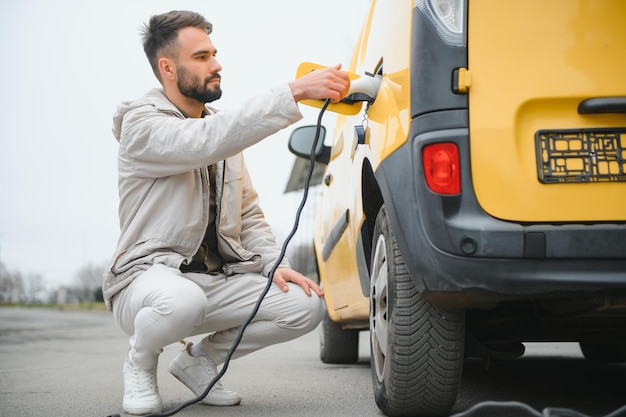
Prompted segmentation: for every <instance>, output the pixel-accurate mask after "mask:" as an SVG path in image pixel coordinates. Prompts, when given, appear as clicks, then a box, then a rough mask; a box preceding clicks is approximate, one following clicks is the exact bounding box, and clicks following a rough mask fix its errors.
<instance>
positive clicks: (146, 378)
mask: <svg viewBox="0 0 626 417" xmlns="http://www.w3.org/2000/svg"><path fill="white" fill-rule="evenodd" d="M130 371H131V373H130V374H131V377H132V384H133V388H134V391H135V392H138V393H146V392H147V393H152V392H156V383H155V378H154V376H155V375H154V374H155V372H154V370H150V371H144V370H143V369H139V368H135V367H134V366H133V367H130Z"/></svg>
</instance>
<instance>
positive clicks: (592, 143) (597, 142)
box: [535, 128, 626, 184]
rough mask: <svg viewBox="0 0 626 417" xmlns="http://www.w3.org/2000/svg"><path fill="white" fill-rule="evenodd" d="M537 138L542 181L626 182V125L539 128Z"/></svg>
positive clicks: (539, 175)
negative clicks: (625, 126)
mask: <svg viewBox="0 0 626 417" xmlns="http://www.w3.org/2000/svg"><path fill="white" fill-rule="evenodd" d="M535 141H536V146H537V173H538V177H539V181H541V182H542V183H545V184H559V183H581V182H625V181H626V128H616V129H613V128H607V129H569V130H539V131H538V132H537V133H536V134H535Z"/></svg>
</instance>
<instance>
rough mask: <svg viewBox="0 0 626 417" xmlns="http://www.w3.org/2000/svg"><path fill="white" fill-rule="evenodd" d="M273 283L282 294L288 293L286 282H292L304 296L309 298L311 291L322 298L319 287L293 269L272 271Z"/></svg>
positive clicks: (322, 293) (322, 294)
mask: <svg viewBox="0 0 626 417" xmlns="http://www.w3.org/2000/svg"><path fill="white" fill-rule="evenodd" d="M273 281H274V283H276V285H278V286H279V287H280V289H281V290H282V291H283V292H287V291H289V285H287V282H293V283H294V284H298V285H299V286H301V287H302V289H303V290H304V292H305V293H306V295H308V296H309V297H310V296H311V290H313V292H315V294H317V295H318V296H320V297H323V296H324V292H323V291H322V289H321V288H320V287H319V285H317V284H316V283H315V282H314V281H313V280H311V279H309V278H307V277H305V276H304V275H302V274H301V273H299V272H296V271H294V270H293V269H289V268H277V269H276V271H274V277H273Z"/></svg>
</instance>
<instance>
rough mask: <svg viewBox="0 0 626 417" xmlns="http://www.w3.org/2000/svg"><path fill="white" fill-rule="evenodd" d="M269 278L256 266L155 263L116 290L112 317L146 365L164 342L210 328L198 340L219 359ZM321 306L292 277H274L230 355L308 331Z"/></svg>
mask: <svg viewBox="0 0 626 417" xmlns="http://www.w3.org/2000/svg"><path fill="white" fill-rule="evenodd" d="M267 280H268V278H267V277H264V276H262V275H259V274H241V275H234V276H230V277H226V276H225V275H208V274H197V273H189V272H188V273H182V272H181V271H179V270H178V269H175V268H170V267H168V266H165V265H154V266H152V267H151V268H150V269H148V270H147V271H146V272H144V273H143V274H141V275H140V276H138V277H137V278H136V279H135V280H134V281H133V282H132V283H131V284H130V285H129V286H128V287H126V288H125V289H123V290H122V291H120V292H119V293H118V294H117V295H115V297H114V298H113V316H114V318H115V321H116V322H117V324H118V325H119V326H120V328H121V329H122V330H123V331H124V332H125V333H127V334H128V335H129V336H130V350H129V358H130V359H131V361H132V362H133V363H134V364H135V365H137V366H140V367H141V368H144V369H151V368H154V367H156V366H157V362H158V357H159V354H160V353H161V352H162V349H163V347H165V346H167V345H169V344H171V343H175V342H178V341H180V340H181V339H184V338H186V337H190V336H195V335H201V334H208V336H206V337H205V338H203V339H202V341H201V344H202V348H203V349H204V350H205V351H206V352H207V353H208V354H209V356H210V357H211V359H212V360H213V361H214V362H215V363H216V364H217V365H220V364H222V363H224V360H225V359H226V355H227V353H228V351H229V350H230V348H231V346H232V345H233V342H234V341H235V338H236V337H237V333H238V332H239V329H240V327H241V325H242V324H243V322H244V321H245V320H246V319H247V318H248V316H249V315H250V313H251V312H252V310H253V308H254V305H255V304H256V302H257V300H258V297H259V296H260V294H261V293H262V292H263V289H264V288H265V286H266V285H267ZM324 308H325V307H324V302H323V301H322V299H320V298H319V297H318V296H317V295H316V294H315V293H312V295H311V296H310V297H309V296H307V295H306V294H305V292H304V290H303V289H302V288H301V287H300V286H298V285H296V284H293V283H289V291H288V292H282V291H281V290H280V289H279V288H278V286H276V285H275V284H272V286H271V288H270V290H269V292H268V293H267V295H266V297H265V298H264V299H263V302H262V303H261V307H260V309H259V311H258V313H257V314H256V316H255V318H254V320H253V321H252V322H251V323H250V325H249V326H248V327H247V328H246V330H245V331H244V335H243V338H242V340H241V343H240V344H239V346H238V347H237V350H236V351H235V353H234V355H233V359H234V358H238V357H241V356H244V355H246V354H248V353H251V352H254V351H256V350H258V349H261V348H263V347H265V346H269V345H272V344H276V343H282V342H286V341H289V340H292V339H295V338H296V337H299V336H302V335H304V334H306V333H308V332H310V331H311V330H313V329H315V328H316V327H317V325H318V324H319V323H320V321H321V319H322V317H323V314H324Z"/></svg>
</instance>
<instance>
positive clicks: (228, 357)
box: [107, 99, 330, 417]
mask: <svg viewBox="0 0 626 417" xmlns="http://www.w3.org/2000/svg"><path fill="white" fill-rule="evenodd" d="M329 104H330V100H328V99H327V100H326V101H325V102H324V105H323V106H322V108H321V110H320V113H319V116H318V117H317V129H316V130H315V139H314V140H313V146H311V155H310V161H309V170H308V171H307V175H306V178H305V180H304V191H303V194H302V200H301V201H300V206H299V207H298V210H297V211H296V218H295V220H294V224H293V227H292V228H291V232H290V233H289V235H288V236H287V238H286V239H285V242H284V243H283V246H282V249H281V251H280V254H279V255H278V259H277V260H276V262H275V263H274V266H272V269H271V270H270V272H269V274H268V278H267V285H266V286H265V288H264V290H263V292H261V295H260V296H259V298H258V300H257V302H256V304H255V306H254V308H253V309H252V313H250V315H249V316H248V318H247V319H246V320H245V321H244V322H243V324H242V325H241V327H240V328H239V333H237V337H236V338H235V341H234V342H233V345H232V346H231V348H230V349H229V351H228V354H227V355H226V359H225V360H224V365H222V369H221V371H220V372H219V373H218V374H217V375H216V376H215V378H213V380H211V382H210V383H209V385H207V387H206V388H205V390H204V392H203V393H202V394H200V395H199V396H198V397H196V398H194V399H192V400H189V401H186V402H184V403H182V404H180V405H179V406H178V407H176V408H173V409H171V410H169V411H164V412H161V413H153V414H148V415H146V416H144V417H167V416H172V415H174V414H176V413H178V412H179V411H181V410H182V409H184V408H187V407H189V406H190V405H192V404H195V403H197V402H199V401H202V400H203V399H204V397H206V396H207V395H208V394H209V391H211V388H213V386H214V385H215V384H216V383H217V381H219V380H220V379H221V378H222V376H224V374H225V373H226V370H227V369H228V365H229V363H230V360H231V358H232V356H233V355H234V353H235V350H236V349H237V347H238V346H239V343H240V342H241V339H242V337H243V333H244V331H245V330H246V328H247V327H248V325H249V324H250V323H251V322H252V320H253V319H254V317H255V316H256V314H257V313H258V311H259V308H260V307H261V303H262V302H263V299H264V298H265V296H266V295H267V293H268V292H269V290H270V288H271V286H272V283H273V278H274V273H275V272H276V269H277V268H278V265H280V263H281V261H282V260H283V258H284V257H285V252H286V251H287V245H288V244H289V242H290V241H291V239H292V238H293V236H294V235H295V234H296V231H297V230H298V225H299V224H300V216H301V215H302V210H303V209H304V205H305V204H306V200H307V198H308V196H309V185H310V183H311V177H312V176H313V168H314V167H315V149H316V148H317V142H319V138H320V132H321V130H322V116H323V115H324V112H325V111H326V108H327V107H328V105H329ZM107 417H120V415H119V414H111V415H109V416H107Z"/></svg>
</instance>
